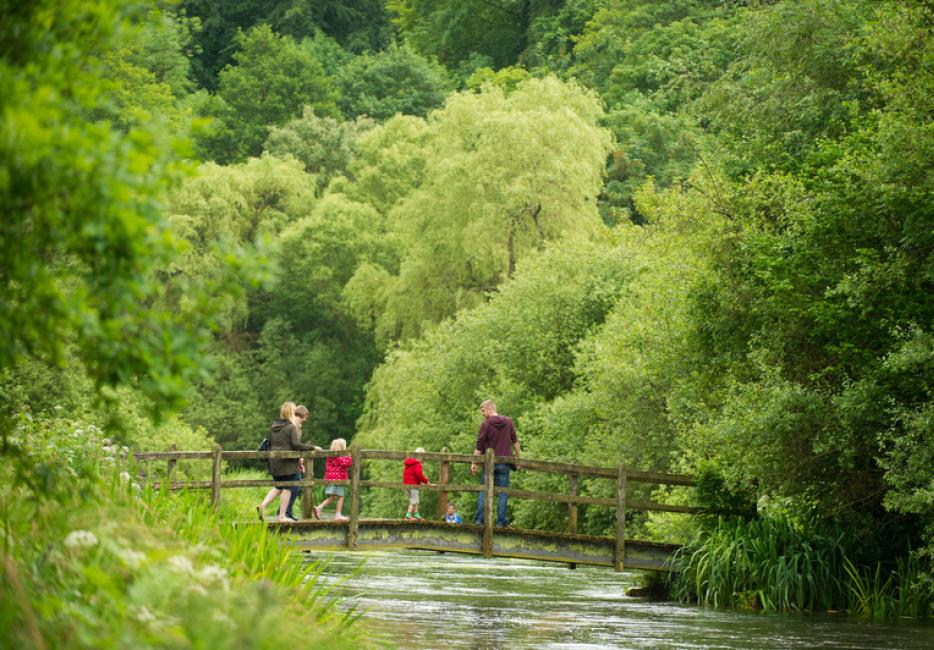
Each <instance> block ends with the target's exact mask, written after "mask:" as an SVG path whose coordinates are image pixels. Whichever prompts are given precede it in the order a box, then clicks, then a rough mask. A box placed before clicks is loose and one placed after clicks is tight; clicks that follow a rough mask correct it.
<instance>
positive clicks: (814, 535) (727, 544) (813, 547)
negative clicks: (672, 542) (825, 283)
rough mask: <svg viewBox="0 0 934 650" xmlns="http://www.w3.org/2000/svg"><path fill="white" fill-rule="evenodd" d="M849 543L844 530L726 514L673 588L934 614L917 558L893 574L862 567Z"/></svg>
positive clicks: (761, 600) (680, 594) (735, 601)
mask: <svg viewBox="0 0 934 650" xmlns="http://www.w3.org/2000/svg"><path fill="white" fill-rule="evenodd" d="M844 540H845V536H844V534H843V533H842V532H841V531H839V530H835V531H815V530H806V529H804V528H803V527H799V526H797V525H795V524H794V523H792V522H790V521H787V520H783V519H771V518H760V519H755V520H751V521H746V520H743V519H740V518H735V519H725V518H723V517H721V518H719V519H717V520H716V523H715V525H712V526H710V527H709V528H707V529H706V530H704V531H702V532H701V533H700V534H698V536H697V537H696V538H695V539H694V540H693V541H692V542H690V543H689V544H687V545H685V546H684V547H682V548H681V549H680V550H679V551H678V553H677V554H676V556H675V558H674V560H673V568H674V569H675V571H674V572H673V573H672V574H671V587H672V593H673V594H674V595H675V596H676V597H677V598H679V599H681V600H684V601H696V602H699V603H701V604H703V605H710V606H714V607H743V608H757V609H759V608H761V609H764V610H770V611H788V610H794V611H809V612H820V611H828V610H838V611H842V610H845V611H848V612H851V613H853V614H856V615H863V616H874V617H886V616H913V617H919V618H924V617H930V616H932V606H934V594H932V593H931V592H930V589H926V588H925V587H923V584H924V581H923V580H921V579H920V577H921V575H922V571H923V570H924V569H923V567H922V566H921V562H920V561H919V560H918V558H917V556H915V555H912V554H908V555H907V556H906V557H904V558H898V559H897V560H896V563H895V564H896V566H895V569H894V570H890V571H884V570H883V567H882V565H881V564H879V563H877V564H876V565H875V567H874V568H869V567H862V568H857V567H856V566H855V565H854V564H853V562H852V561H851V560H850V559H849V558H848V557H847V553H846V546H845V543H844Z"/></svg>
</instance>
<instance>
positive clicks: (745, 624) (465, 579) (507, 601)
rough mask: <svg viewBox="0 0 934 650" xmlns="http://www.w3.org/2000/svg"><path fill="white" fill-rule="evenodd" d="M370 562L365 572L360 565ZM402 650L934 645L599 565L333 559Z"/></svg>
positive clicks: (933, 632)
mask: <svg viewBox="0 0 934 650" xmlns="http://www.w3.org/2000/svg"><path fill="white" fill-rule="evenodd" d="M361 559H365V561H366V562H365V566H364V567H363V568H362V569H360V563H361ZM321 579H322V581H323V582H324V583H325V584H332V585H334V589H335V592H336V593H338V594H340V595H342V596H343V597H345V599H346V600H345V601H344V602H343V603H342V606H343V607H351V606H352V607H354V608H356V609H357V611H367V615H366V617H367V618H368V619H370V620H372V621H378V622H379V628H380V629H381V630H383V629H385V630H388V634H389V635H390V636H391V638H392V640H393V642H394V643H396V644H397V645H398V647H400V648H403V649H405V648H419V649H422V648H437V647H445V648H449V649H451V650H454V649H457V648H471V649H476V650H487V649H489V650H494V649H497V648H506V647H508V648H553V649H555V650H558V649H568V650H570V649H574V650H577V649H581V648H587V649H594V648H640V649H641V648H652V649H656V648H657V649H670V648H684V649H699V648H704V649H707V648H725V649H730V650H740V649H742V650H751V649H755V648H811V647H813V648H837V649H842V648H847V649H863V648H866V649H869V648H900V649H904V650H915V649H917V650H921V649H924V650H931V648H934V625H928V624H920V623H916V624H913V625H890V624H879V623H863V622H857V621H853V620H850V619H846V618H843V617H834V616H795V615H762V614H754V613H748V612H736V611H718V610H712V609H701V608H697V607H689V606H685V605H679V604H676V603H664V602H647V601H644V600H641V599H636V598H630V597H628V596H626V595H625V593H626V590H627V589H628V588H629V587H631V586H633V585H634V584H636V583H637V582H638V576H636V575H634V574H627V573H622V574H618V573H614V572H613V571H610V570H608V569H604V568H599V567H578V569H577V570H575V571H569V570H568V569H567V568H566V567H565V566H563V565H560V564H545V563H538V562H530V561H524V560H501V559H495V560H485V559H481V558H477V557H474V556H458V555H455V554H450V553H448V554H445V555H439V554H436V553H430V552H406V553H367V554H346V553H345V554H335V555H333V556H331V557H330V559H329V565H328V568H327V570H326V571H325V573H324V574H323V575H322V578H321Z"/></svg>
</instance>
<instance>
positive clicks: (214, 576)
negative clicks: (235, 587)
mask: <svg viewBox="0 0 934 650" xmlns="http://www.w3.org/2000/svg"><path fill="white" fill-rule="evenodd" d="M199 575H200V576H201V579H202V580H205V581H207V582H214V581H215V580H226V579H227V569H225V568H224V567H219V566H217V565H216V564H207V565H205V566H204V568H203V569H201V571H200V572H199Z"/></svg>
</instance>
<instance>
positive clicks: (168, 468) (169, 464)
mask: <svg viewBox="0 0 934 650" xmlns="http://www.w3.org/2000/svg"><path fill="white" fill-rule="evenodd" d="M169 451H178V446H177V445H176V444H175V443H174V442H173V443H172V444H171V445H169ZM177 462H178V461H177V460H176V459H175V458H170V459H168V460H167V461H165V480H166V481H168V483H169V487H171V486H172V485H174V484H175V463H177Z"/></svg>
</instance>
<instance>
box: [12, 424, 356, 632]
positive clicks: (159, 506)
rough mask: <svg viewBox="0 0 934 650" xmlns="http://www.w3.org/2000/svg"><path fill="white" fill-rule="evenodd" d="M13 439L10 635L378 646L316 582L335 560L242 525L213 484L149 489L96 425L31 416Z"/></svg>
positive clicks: (239, 516) (350, 615)
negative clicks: (217, 504)
mask: <svg viewBox="0 0 934 650" xmlns="http://www.w3.org/2000/svg"><path fill="white" fill-rule="evenodd" d="M27 441H28V442H29V444H26V442H27ZM43 441H54V444H51V442H50V443H49V444H44V443H43ZM8 442H9V443H10V447H9V449H8V451H9V450H16V453H17V454H18V456H17V461H16V462H15V463H4V464H3V465H0V520H2V529H3V554H4V558H3V569H2V570H3V574H4V578H3V580H0V646H2V647H24V648H25V647H34V648H46V647H51V648H102V647H119V648H130V647H132V648H146V647H204V648H212V649H223V648H237V649H238V650H239V649H246V648H271V647H285V646H287V645H292V644H294V642H295V641H296V639H301V640H302V641H303V642H307V643H311V644H313V645H314V647H316V648H333V649H335V650H340V649H343V648H359V647H368V646H369V642H368V641H367V640H366V638H367V637H366V635H365V634H364V630H363V628H362V626H358V625H348V623H350V622H352V621H353V620H354V618H355V615H354V614H353V613H352V612H350V610H349V609H348V608H344V609H342V610H338V609H336V608H335V601H334V599H333V598H332V597H331V595H330V593H329V591H328V588H327V586H322V585H321V584H320V583H319V582H318V577H319V576H320V573H321V570H322V569H323V565H319V564H315V563H310V564H308V563H303V562H301V561H300V558H299V554H297V553H294V552H291V551H290V550H289V549H288V548H287V547H285V546H283V545H282V544H281V543H280V542H281V538H279V537H277V536H275V535H270V534H269V533H268V532H267V530H266V528H265V527H262V526H258V525H257V526H239V527H236V528H235V527H234V526H232V525H231V524H232V521H234V520H240V521H242V520H243V517H242V516H241V513H237V512H235V511H234V512H231V511H224V510H222V511H221V512H220V513H214V512H213V511H212V509H211V507H210V503H209V497H208V495H207V494H204V493H195V492H192V493H178V494H172V495H166V494H160V493H157V492H153V491H151V490H147V489H144V488H143V487H141V486H139V485H138V484H137V483H136V482H135V479H134V474H135V472H134V471H133V470H132V468H131V467H130V466H129V465H128V464H125V462H124V460H123V459H122V456H123V453H124V450H123V449H121V448H118V447H116V446H113V445H110V444H108V443H107V441H105V440H104V439H103V434H102V433H101V432H100V431H99V430H98V429H96V428H94V427H88V426H78V425H75V424H72V423H68V422H64V421H58V422H33V421H31V420H29V419H24V420H22V421H21V422H20V426H19V427H18V429H17V431H16V432H15V433H14V436H13V437H12V438H10V439H9V441H8ZM16 469H19V470H21V471H20V472H19V474H16ZM128 470H129V471H128ZM232 505H233V504H232Z"/></svg>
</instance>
